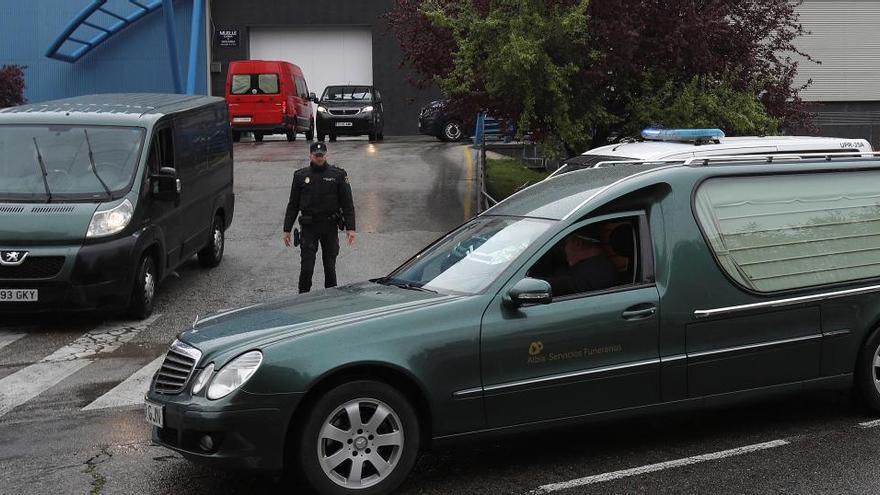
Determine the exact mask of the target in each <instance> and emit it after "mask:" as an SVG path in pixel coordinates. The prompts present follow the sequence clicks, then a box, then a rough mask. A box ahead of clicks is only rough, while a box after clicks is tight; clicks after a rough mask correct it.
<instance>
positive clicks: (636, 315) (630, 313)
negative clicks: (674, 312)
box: [620, 305, 657, 320]
mask: <svg viewBox="0 0 880 495" xmlns="http://www.w3.org/2000/svg"><path fill="white" fill-rule="evenodd" d="M636 308H638V309H636ZM655 313H657V307H656V306H653V305H652V306H649V307H642V306H641V305H639V306H633V307H631V308H628V309H626V310H624V311H623V313H621V314H620V316H622V317H623V319H624V320H641V319H644V318H649V317H651V316H654V314H655Z"/></svg>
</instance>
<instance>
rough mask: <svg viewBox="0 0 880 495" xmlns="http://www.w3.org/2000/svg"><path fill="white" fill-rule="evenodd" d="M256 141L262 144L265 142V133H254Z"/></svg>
mask: <svg viewBox="0 0 880 495" xmlns="http://www.w3.org/2000/svg"><path fill="white" fill-rule="evenodd" d="M254 141H256V142H258V143H262V142H263V133H262V132H255V133H254Z"/></svg>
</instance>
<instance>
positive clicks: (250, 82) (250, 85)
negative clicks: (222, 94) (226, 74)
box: [230, 74, 278, 95]
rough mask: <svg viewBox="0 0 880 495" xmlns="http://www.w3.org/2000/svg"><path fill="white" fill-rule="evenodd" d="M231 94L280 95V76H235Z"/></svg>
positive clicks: (233, 76)
mask: <svg viewBox="0 0 880 495" xmlns="http://www.w3.org/2000/svg"><path fill="white" fill-rule="evenodd" d="M230 92H231V93H232V94H234V95H246V94H254V95H258V94H265V95H272V94H278V74H233V75H232V88H230Z"/></svg>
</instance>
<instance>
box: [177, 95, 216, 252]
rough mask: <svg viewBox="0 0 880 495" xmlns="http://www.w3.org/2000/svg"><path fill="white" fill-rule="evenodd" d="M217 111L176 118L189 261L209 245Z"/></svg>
mask: <svg viewBox="0 0 880 495" xmlns="http://www.w3.org/2000/svg"><path fill="white" fill-rule="evenodd" d="M213 122H214V112H213V110H212V109H210V108H202V109H199V110H196V111H193V112H187V113H185V114H183V115H181V116H180V117H178V118H176V119H175V120H174V135H175V143H176V144H177V146H176V148H175V150H176V156H177V158H176V163H177V169H178V176H179V178H180V183H181V191H180V208H179V210H180V211H179V221H180V223H181V224H182V226H183V228H182V231H181V239H180V241H181V244H182V245H181V259H182V260H185V259H187V258H189V257H190V256H192V255H194V254H195V253H196V252H197V251H198V250H199V249H201V248H203V247H204V246H205V245H207V243H208V241H209V236H210V226H211V221H212V220H213V214H212V211H211V207H212V206H213V201H212V200H213V195H212V191H211V183H210V180H209V175H210V165H209V160H208V141H209V133H211V132H213V130H214V129H213V127H212V125H211V124H212V123H213Z"/></svg>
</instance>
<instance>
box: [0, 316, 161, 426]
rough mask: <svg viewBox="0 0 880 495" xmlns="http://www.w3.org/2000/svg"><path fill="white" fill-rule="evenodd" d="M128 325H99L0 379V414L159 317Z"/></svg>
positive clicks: (86, 363) (81, 367)
mask: <svg viewBox="0 0 880 495" xmlns="http://www.w3.org/2000/svg"><path fill="white" fill-rule="evenodd" d="M159 316H160V315H155V316H153V317H152V318H149V319H147V320H144V321H141V322H137V323H133V324H130V325H115V326H113V325H102V326H100V327H98V328H96V329H94V330H92V331H90V332H88V333H86V334H84V335H83V336H82V337H80V338H78V339H76V340H75V341H73V342H71V343H70V344H69V345H66V346H64V347H62V348H60V349H58V350H57V351H55V352H53V353H52V354H50V355H48V356H46V357H45V358H43V360H41V361H40V362H37V363H34V364H32V365H30V366H27V367H25V368H22V369H20V370H18V371H16V372H15V373H13V374H11V375H8V376H6V377H3V378H2V379H0V417H2V416H4V415H6V413H8V412H9V411H11V410H13V409H15V408H16V407H18V406H20V405H22V404H24V403H25V402H27V401H29V400H31V399H33V398H34V397H36V396H38V395H40V394H42V393H43V392H45V391H46V390H49V389H50V388H52V387H54V386H55V385H57V384H58V383H60V382H61V381H62V380H64V379H65V378H67V377H69V376H71V375H73V374H74V373H76V372H77V371H79V370H81V369H83V368H85V367H86V366H88V365H90V364H91V363H92V362H93V361H94V360H93V359H90V358H92V357H94V356H96V355H98V354H104V353H108V352H113V351H115V350H116V349H118V348H119V347H120V346H122V345H123V344H124V343H126V342H128V341H129V340H131V339H132V338H133V337H134V336H135V335H137V334H138V332H140V331H141V330H143V329H145V328H147V327H148V326H150V324H152V323H153V322H154V321H156V319H157V318H159Z"/></svg>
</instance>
